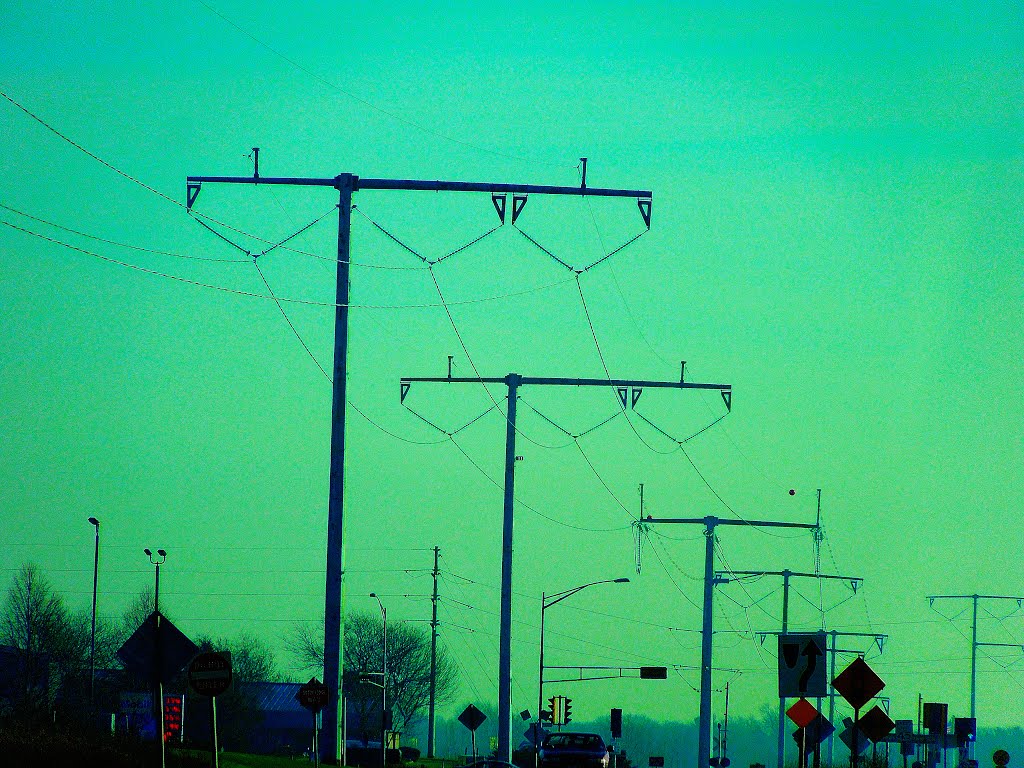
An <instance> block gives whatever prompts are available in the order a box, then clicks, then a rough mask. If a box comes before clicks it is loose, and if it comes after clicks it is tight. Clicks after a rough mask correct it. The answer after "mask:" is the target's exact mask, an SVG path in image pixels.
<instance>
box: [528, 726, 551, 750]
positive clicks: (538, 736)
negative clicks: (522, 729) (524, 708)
mask: <svg viewBox="0 0 1024 768" xmlns="http://www.w3.org/2000/svg"><path fill="white" fill-rule="evenodd" d="M549 733H551V732H550V731H549V730H547V729H546V728H544V727H543V726H542V725H541V724H540V723H530V727H529V728H527V729H526V733H524V734H523V735H524V736H525V737H526V738H527V740H528V741H529V742H530V743H531V744H532V745H533V748H534V749H540V743H541V742H542V741H544V739H545V738H547V736H548V734H549Z"/></svg>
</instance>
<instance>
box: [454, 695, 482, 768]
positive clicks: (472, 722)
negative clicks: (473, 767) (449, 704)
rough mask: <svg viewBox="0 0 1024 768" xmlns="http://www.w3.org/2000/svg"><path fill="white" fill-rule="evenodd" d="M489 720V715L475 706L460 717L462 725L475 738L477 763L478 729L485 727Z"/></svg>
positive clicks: (474, 751) (474, 748)
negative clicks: (486, 721)
mask: <svg viewBox="0 0 1024 768" xmlns="http://www.w3.org/2000/svg"><path fill="white" fill-rule="evenodd" d="M486 719H487V715H485V714H484V713H483V712H481V711H480V710H479V709H477V708H476V707H475V706H473V705H472V704H470V705H469V706H468V707H466V708H465V709H464V710H462V714H461V715H459V722H460V723H462V724H463V725H464V726H466V727H467V728H468V729H469V732H470V733H471V734H472V738H473V762H474V763H475V762H476V729H477V728H479V727H480V726H481V725H483V723H484V720H486Z"/></svg>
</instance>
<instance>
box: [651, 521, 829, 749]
mask: <svg viewBox="0 0 1024 768" xmlns="http://www.w3.org/2000/svg"><path fill="white" fill-rule="evenodd" d="M643 522H644V524H645V525H646V524H647V523H679V524H690V525H703V526H704V624H703V628H702V630H701V648H700V723H699V731H698V733H697V768H709V761H710V759H711V653H712V637H713V634H714V627H713V623H714V617H713V614H712V608H713V605H714V595H715V584H716V583H718V581H717V579H716V578H715V528H717V527H718V526H719V525H747V526H751V527H755V528H809V529H812V530H814V529H816V528H817V527H818V524H817V523H783V522H779V521H777V520H723V519H721V518H718V517H710V516H709V517H696V518H692V517H668V518H654V517H650V516H647V517H645V518H644V519H643Z"/></svg>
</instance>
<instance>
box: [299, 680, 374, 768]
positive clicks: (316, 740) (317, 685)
mask: <svg viewBox="0 0 1024 768" xmlns="http://www.w3.org/2000/svg"><path fill="white" fill-rule="evenodd" d="M330 699H331V691H330V689H329V688H328V687H327V686H326V685H324V684H323V683H321V682H320V681H319V680H317V679H316V678H315V677H311V678H309V682H308V683H306V684H305V685H303V686H302V687H301V688H299V691H298V693H296V694H295V700H296V701H297V702H299V705H300V706H302V708H303V709H308V710H309V711H310V712H312V713H313V766H314V768H317V767H318V766H319V765H320V734H319V729H318V728H317V716H318V715H319V714H320V710H321V709H323V708H324V707H326V706H327V702H328V701H330ZM381 749H384V745H383V744H382V745H381Z"/></svg>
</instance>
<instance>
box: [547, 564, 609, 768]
mask: <svg viewBox="0 0 1024 768" xmlns="http://www.w3.org/2000/svg"><path fill="white" fill-rule="evenodd" d="M628 583H629V579H627V578H621V579H603V580H601V581H592V582H590V583H589V584H582V585H580V586H578V587H573V588H572V589H567V590H565V591H564V592H556V593H555V594H553V595H550V596H548V595H547V593H543V592H542V593H541V596H540V670H539V673H538V675H537V733H536V734H535V738H534V747H535V749H534V753H533V757H534V765H537V764H538V763H539V762H540V729H541V728H542V727H543V726H542V725H541V723H543V720H541V717H540V713H541V712H543V711H544V612H545V611H546V610H547V609H548V608H550V607H551V606H553V605H555V604H556V603H560V602H562V601H563V600H565V599H566V598H567V597H572V596H573V595H575V594H576V593H577V592H579V591H581V590H584V589H586V588H587V587H593V586H596V585H598V584H628Z"/></svg>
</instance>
